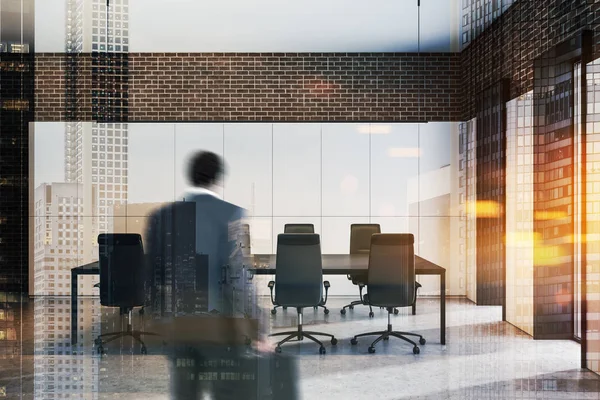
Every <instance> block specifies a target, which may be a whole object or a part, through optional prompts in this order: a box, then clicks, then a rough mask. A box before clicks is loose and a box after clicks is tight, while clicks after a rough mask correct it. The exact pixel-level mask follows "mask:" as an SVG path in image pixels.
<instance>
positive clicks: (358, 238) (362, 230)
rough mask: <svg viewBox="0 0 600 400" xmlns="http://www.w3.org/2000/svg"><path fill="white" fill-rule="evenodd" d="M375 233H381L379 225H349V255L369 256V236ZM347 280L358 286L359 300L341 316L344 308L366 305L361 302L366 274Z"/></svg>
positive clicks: (416, 285)
mask: <svg viewBox="0 0 600 400" xmlns="http://www.w3.org/2000/svg"><path fill="white" fill-rule="evenodd" d="M375 233H381V227H380V226H379V224H352V225H350V254H369V251H370V248H371V236H372V235H373V234H375ZM348 279H349V280H351V281H352V283H353V284H354V285H358V291H359V296H360V300H355V301H353V302H351V303H350V304H347V305H345V306H344V307H342V309H341V310H340V313H341V314H342V315H346V308H348V309H350V310H354V306H356V305H368V304H365V302H364V301H363V296H362V291H363V289H364V287H365V285H366V284H367V274H366V273H358V274H351V275H348ZM420 287H421V284H420V283H419V282H416V281H415V288H416V289H417V290H418V289H419V288H420ZM416 304H417V303H416V302H415V304H413V306H412V314H413V315H415V314H416ZM382 308H383V307H382ZM398 313H399V311H398V309H397V308H394V314H396V315H397V314H398ZM374 316H375V314H374V313H373V308H372V307H371V306H369V317H370V318H373V317H374Z"/></svg>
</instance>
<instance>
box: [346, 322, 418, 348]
mask: <svg viewBox="0 0 600 400" xmlns="http://www.w3.org/2000/svg"><path fill="white" fill-rule="evenodd" d="M363 336H379V337H378V338H377V339H375V340H374V341H373V343H371V346H369V353H371V354H372V353H375V345H376V344H377V343H379V342H380V341H382V340H389V339H390V336H391V337H395V338H398V339H402V340H404V341H405V342H408V343H410V344H412V345H413V354H419V353H420V352H421V350H420V349H419V346H417V344H416V343H415V342H413V341H412V340H410V339H409V338H407V337H406V336H416V337H418V338H419V344H420V345H424V344H425V343H427V341H426V340H425V338H424V337H423V336H421V335H419V334H417V333H412V332H400V331H394V330H392V325H391V324H388V328H387V330H385V331H377V332H367V333H361V334H359V335H356V336H354V337H353V338H352V340H350V343H351V344H352V345H356V344H357V343H358V340H357V338H359V337H363Z"/></svg>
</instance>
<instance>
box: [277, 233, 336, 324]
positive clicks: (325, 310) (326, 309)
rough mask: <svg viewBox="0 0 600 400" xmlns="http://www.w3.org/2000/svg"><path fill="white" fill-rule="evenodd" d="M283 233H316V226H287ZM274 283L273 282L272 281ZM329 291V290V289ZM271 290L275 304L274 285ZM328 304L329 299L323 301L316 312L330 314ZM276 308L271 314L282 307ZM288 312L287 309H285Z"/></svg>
mask: <svg viewBox="0 0 600 400" xmlns="http://www.w3.org/2000/svg"><path fill="white" fill-rule="evenodd" d="M283 233H315V226H314V225H313V224H285V226H284V227H283ZM271 282H272V281H271ZM327 289H328V288H327ZM269 290H270V291H271V302H272V303H273V285H271V284H270V283H269ZM325 303H327V297H325V299H323V301H321V303H320V304H319V305H318V306H316V307H315V310H316V309H318V308H319V307H323V312H324V313H325V314H326V315H327V314H329V309H328V308H327V307H326V306H325ZM273 305H274V307H273V309H272V310H271V314H273V315H275V314H277V307H281V306H280V305H279V304H276V303H273ZM283 309H284V310H287V307H283Z"/></svg>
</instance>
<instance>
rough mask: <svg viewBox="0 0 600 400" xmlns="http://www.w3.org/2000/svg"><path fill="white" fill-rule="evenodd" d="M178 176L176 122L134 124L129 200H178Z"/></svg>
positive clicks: (132, 130)
mask: <svg viewBox="0 0 600 400" xmlns="http://www.w3.org/2000/svg"><path fill="white" fill-rule="evenodd" d="M177 175H179V172H177ZM175 176H176V171H175V131H174V125H173V124H156V123H151V124H131V125H130V131H129V182H128V189H129V192H128V193H129V195H128V202H129V203H160V202H167V201H174V200H175V199H176V197H177V195H176V194H175Z"/></svg>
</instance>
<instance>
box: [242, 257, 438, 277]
mask: <svg viewBox="0 0 600 400" xmlns="http://www.w3.org/2000/svg"><path fill="white" fill-rule="evenodd" d="M275 258H276V256H275V254H255V255H254V267H252V268H249V270H250V271H252V272H253V273H254V274H256V275H273V274H274V273H275ZM322 260H323V261H322V262H323V274H324V275H349V274H353V273H358V272H367V270H368V267H369V255H368V254H323V255H322ZM445 272H446V269H445V268H442V267H440V266H439V265H437V264H434V263H432V262H431V261H427V260H426V259H424V258H421V257H419V256H415V274H416V275H442V274H444V273H445Z"/></svg>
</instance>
